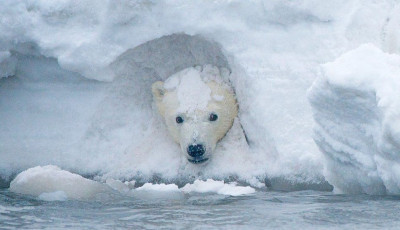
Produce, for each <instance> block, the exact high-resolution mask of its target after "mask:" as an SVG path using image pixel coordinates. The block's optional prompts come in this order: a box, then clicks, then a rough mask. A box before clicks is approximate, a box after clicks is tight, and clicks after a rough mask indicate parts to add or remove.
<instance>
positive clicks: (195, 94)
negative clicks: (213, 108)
mask: <svg viewBox="0 0 400 230" xmlns="http://www.w3.org/2000/svg"><path fill="white" fill-rule="evenodd" d="M200 74H201V72H199V71H198V70H196V69H195V68H189V69H185V70H182V71H181V72H178V73H177V74H175V75H173V76H171V77H170V78H178V79H179V85H177V86H176V87H177V92H176V93H177V96H178V101H179V108H178V111H179V112H180V113H193V112H194V111H195V110H204V109H205V108H206V107H207V105H208V102H209V101H210V100H211V89H210V87H209V86H208V85H207V84H206V83H205V82H204V80H203V79H202V78H201V75H200ZM168 79H169V78H168Z"/></svg>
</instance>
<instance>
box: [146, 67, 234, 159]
mask: <svg viewBox="0 0 400 230" xmlns="http://www.w3.org/2000/svg"><path fill="white" fill-rule="evenodd" d="M228 75H229V71H228V70H227V69H224V68H221V69H219V68H217V67H214V66H211V65H205V66H202V67H201V66H197V67H191V68H187V69H184V70H182V71H180V72H178V73H176V74H174V75H172V76H170V77H169V78H168V79H167V80H165V82H161V81H157V82H155V83H153V85H152V93H153V99H154V103H155V105H156V107H157V109H158V112H159V114H160V115H161V117H162V118H163V120H164V122H165V124H166V126H167V129H168V131H169V133H170V134H171V136H172V138H173V139H174V140H175V142H177V143H178V144H180V147H181V150H182V152H183V153H184V154H185V156H186V157H187V159H188V161H189V162H191V163H194V164H199V163H203V162H206V161H207V160H208V159H210V157H211V156H212V154H213V152H214V150H215V147H216V145H217V143H218V141H219V140H221V139H222V138H223V137H224V136H225V134H226V133H227V132H228V131H229V129H230V128H231V127H232V124H233V121H234V119H235V118H236V117H237V114H238V105H237V102H236V97H235V94H234V91H233V89H232V87H231V86H230V85H229V83H228V82H229V81H228V79H227V77H228Z"/></svg>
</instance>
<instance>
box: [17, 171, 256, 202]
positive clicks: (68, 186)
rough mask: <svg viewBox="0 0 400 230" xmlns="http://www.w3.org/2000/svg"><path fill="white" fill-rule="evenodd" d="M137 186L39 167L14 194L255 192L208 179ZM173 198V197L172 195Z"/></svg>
mask: <svg viewBox="0 0 400 230" xmlns="http://www.w3.org/2000/svg"><path fill="white" fill-rule="evenodd" d="M133 185H134V183H133V184H132V183H131V182H127V183H122V182H121V181H118V180H114V179H107V181H106V183H104V184H103V183H100V182H97V181H94V180H89V179H86V178H83V177H82V176H80V175H78V174H74V173H71V172H68V171H65V170H62V169H60V168H59V167H57V166H53V165H47V166H43V167H41V166H37V167H34V168H29V169H27V170H25V171H23V172H21V173H20V174H18V175H17V177H16V178H15V179H14V180H13V181H12V182H11V185H10V190H11V191H12V192H16V193H21V194H25V195H31V196H35V197H37V198H38V199H40V200H44V201H66V200H68V199H72V200H74V199H75V200H93V199H95V198H96V196H99V195H100V194H111V193H112V192H111V191H112V190H111V189H113V190H115V191H118V192H119V193H121V194H123V195H129V196H133V197H138V198H155V197H157V198H162V197H165V195H166V196H168V194H169V193H177V194H175V195H174V196H175V197H178V198H179V197H182V193H192V192H196V193H216V194H220V195H227V196H240V195H248V194H251V193H254V192H255V189H254V188H252V187H250V186H245V187H244V186H238V185H237V184H236V183H235V182H232V183H225V182H224V181H215V180H212V179H207V180H206V181H202V180H195V181H194V182H193V183H192V184H189V183H188V184H186V185H185V186H183V187H182V188H179V187H178V185H176V184H164V183H159V184H153V183H145V184H143V185H142V186H140V187H138V188H134V187H133ZM170 195H171V194H170Z"/></svg>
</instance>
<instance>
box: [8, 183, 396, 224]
mask: <svg viewBox="0 0 400 230" xmlns="http://www.w3.org/2000/svg"><path fill="white" fill-rule="evenodd" d="M0 228H1V229H63V228H68V229H126V228H129V229H273V228H276V229H400V197H399V196H367V195H334V194H332V193H331V192H317V191H300V192H271V191H257V192H256V193H254V194H252V195H247V196H239V197H232V196H224V195H215V194H185V195H176V194H175V195H174V194H171V193H160V194H158V195H155V194H146V193H143V194H141V195H136V196H124V195H121V194H111V195H110V194H109V195H107V196H104V197H98V198H96V199H95V200H92V201H53V202H47V201H41V200H38V199H36V198H33V197H28V196H23V195H18V194H15V193H12V192H10V191H8V190H7V189H2V190H0Z"/></svg>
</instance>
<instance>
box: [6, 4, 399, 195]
mask: <svg viewBox="0 0 400 230" xmlns="http://www.w3.org/2000/svg"><path fill="white" fill-rule="evenodd" d="M399 9H400V4H399V3H398V1H397V0H385V1H373V0H366V1H362V2H360V1H358V0H350V1H344V0H333V1H329V2H324V1H316V0H302V1H264V0H254V1H239V0H233V1H206V2H189V1H184V0H177V1H164V0H162V1H152V0H140V1H129V0H118V1H109V0H101V1H94V0H90V1H84V2H76V1H72V0H63V1H57V2H52V1H44V0H39V1H32V0H21V1H1V2H0V15H2V16H1V20H0V32H1V33H0V122H1V123H0V176H1V178H2V180H4V181H5V183H3V182H2V181H0V182H1V184H4V185H5V186H8V183H9V182H10V181H11V180H12V179H13V175H15V174H17V173H19V172H21V171H23V170H26V169H28V168H31V167H35V166H37V165H47V164H53V165H58V166H59V167H61V168H63V169H65V170H68V171H71V172H74V173H78V174H80V175H97V176H98V177H99V178H98V180H107V179H114V180H120V181H131V180H133V179H135V180H141V181H142V182H148V181H149V180H151V178H154V177H161V181H163V180H165V181H171V180H174V181H180V180H184V179H185V178H186V179H187V178H200V179H204V180H205V179H208V178H213V179H218V180H222V179H225V178H230V177H231V176H233V177H235V178H238V179H239V180H244V181H246V182H248V183H253V184H258V183H259V182H262V183H263V182H264V180H265V179H266V178H269V179H274V178H275V179H277V180H270V181H272V182H273V181H288V184H296V183H298V184H303V183H305V184H317V185H319V184H324V183H325V177H326V178H327V179H328V180H329V181H330V183H332V184H333V185H335V188H341V189H342V190H343V191H354V192H362V191H364V190H365V189H364V187H376V190H377V191H381V190H382V191H386V190H388V191H389V192H390V193H392V192H393V193H396V191H397V190H396V187H397V185H396V184H395V183H394V181H396V178H397V174H396V173H394V172H395V171H396V168H397V167H398V166H397V164H396V159H397V158H396V157H395V156H392V155H393V154H388V153H389V152H391V153H393V151H394V152H395V150H393V149H396V147H395V146H396V143H398V142H396V141H397V139H398V136H397V135H398V134H397V130H398V125H397V123H395V122H394V121H395V117H396V116H397V115H396V109H393V108H395V107H396V106H395V105H394V104H393V103H395V102H393V100H394V99H391V98H390V96H389V94H391V95H397V94H392V93H390V92H386V90H389V89H393V87H394V86H396V84H397V83H396V82H397V81H396V79H395V78H393V79H392V80H387V81H381V82H380V81H376V80H371V79H369V80H366V79H360V78H358V77H355V78H354V81H353V80H351V81H350V80H349V79H348V78H347V77H346V76H345V75H346V73H345V69H347V67H346V68H339V69H340V70H342V71H344V72H342V73H340V74H339V72H337V73H336V72H335V71H334V69H333V73H332V72H330V73H329V74H332V77H331V78H332V79H331V78H330V79H329V81H330V82H331V83H330V85H329V86H328V85H326V84H324V83H323V82H324V80H321V79H323V77H322V76H321V75H323V76H326V75H329V74H326V73H323V72H321V64H324V63H327V62H332V61H333V60H335V59H337V58H338V57H340V56H342V55H343V54H345V53H347V52H348V51H350V50H352V49H355V48H357V47H359V46H360V45H362V44H365V43H370V44H372V45H373V46H375V47H377V48H376V49H377V50H375V51H373V49H372V48H371V49H365V50H364V52H365V54H368V55H370V56H371V58H372V59H371V60H365V59H364V58H368V57H364V56H363V55H362V54H360V55H359V56H362V58H363V59H362V60H364V61H362V64H363V65H365V64H366V63H367V64H371V62H373V63H374V62H375V61H378V59H379V58H377V57H382V56H383V59H381V60H380V61H378V64H377V65H379V66H377V67H385V68H386V67H390V69H388V70H387V71H383V70H382V72H380V69H371V68H368V66H367V67H366V68H365V71H364V70H363V69H362V68H359V69H357V70H355V69H353V70H354V71H353V73H354V74H353V73H350V75H354V76H356V75H357V76H358V75H360V74H356V72H357V71H360V73H362V74H364V73H366V72H367V70H370V71H372V73H375V74H383V75H384V76H389V72H391V71H394V72H396V71H397V70H396V68H395V65H392V64H390V62H392V61H396V60H395V59H396V58H393V60H392V61H390V60H391V59H392V58H387V57H386V55H384V54H383V53H381V52H380V51H379V50H383V51H385V52H387V53H393V55H395V54H399V53H400V50H399V47H400V45H399V44H400V41H399V39H400V36H399V31H400V30H399V29H398V28H399V16H398V15H400V14H399ZM367 46H368V45H367ZM370 46H371V45H370ZM360 52H361V51H360ZM350 54H351V53H350ZM374 55H377V57H374ZM342 57H346V56H345V55H344V56H342ZM360 61H361V60H360ZM351 62H352V61H351V60H350V61H349V62H347V60H345V61H343V63H342V64H343V65H346V63H348V65H350V63H351ZM354 63H355V64H359V63H358V62H354ZM385 63H386V64H385ZM206 64H211V65H214V66H217V67H219V68H221V69H224V70H223V71H221V76H222V78H223V79H224V80H228V81H230V82H231V84H232V85H233V87H234V89H235V93H236V96H237V100H238V103H239V110H240V111H239V118H238V120H237V121H236V122H237V123H236V124H235V125H236V128H234V129H233V130H231V132H230V134H228V135H227V137H228V139H226V140H224V141H223V142H221V143H220V145H219V147H218V148H219V150H218V151H216V153H217V152H219V153H218V154H216V156H215V158H214V159H215V161H213V162H210V164H208V165H207V166H206V167H193V166H192V165H189V164H187V162H186V161H185V159H184V158H182V156H181V155H180V150H179V147H177V146H176V144H175V143H173V141H171V140H170V138H169V136H168V133H167V131H166V130H165V127H163V125H161V123H162V122H161V121H160V120H158V118H157V116H155V113H154V110H153V108H152V97H151V90H150V89H151V84H152V83H153V82H155V81H157V80H165V79H167V78H168V77H169V76H171V75H173V74H175V73H178V72H179V71H181V70H183V69H185V68H188V67H193V66H203V65H206ZM342 64H341V65H342ZM338 65H339V64H338ZM328 66H329V65H328ZM328 66H325V67H322V68H323V69H324V71H327V70H328V69H327V68H329V67H328ZM350 67H351V66H350ZM332 68H333V67H332ZM206 70H207V71H209V74H208V76H210V77H212V76H214V75H213V70H212V69H206ZM203 72H204V70H203ZM329 76H330V75H329ZM335 76H337V77H338V79H336V77H335ZM379 76H381V75H379ZM342 77H343V78H342ZM333 78H335V79H333ZM368 78H372V77H368ZM385 78H388V79H389V77H385ZM188 80H189V79H188ZM192 80H193V79H192ZM315 80H317V81H316V83H315V84H314V86H313V88H314V89H317V87H324V88H329V87H330V86H332V87H334V88H335V89H336V88H337V87H336V85H335V84H338V85H341V86H343V87H342V88H345V89H346V90H347V89H349V88H352V89H355V88H357V87H359V90H360V92H359V91H357V92H356V91H354V90H350V91H351V94H353V95H354V94H355V95H358V93H360V96H359V100H357V101H354V100H352V99H351V98H349V99H348V101H347V102H348V106H349V107H354V108H363V109H367V108H368V109H370V110H371V111H369V112H368V111H367V112H365V113H362V114H369V115H371V116H372V117H371V118H370V117H368V116H369V115H362V116H361V113H358V114H357V113H356V112H355V113H354V114H355V115H354V116H357V117H358V118H360V120H359V121H357V119H353V118H349V132H347V133H346V134H349V133H350V134H351V132H352V131H353V130H354V129H353V128H351V127H356V126H357V127H359V128H360V129H363V128H365V127H366V126H363V125H361V126H359V125H358V124H360V122H361V121H364V122H366V123H367V124H371V125H372V124H373V127H374V128H373V127H370V128H369V130H370V131H369V132H371V133H372V134H371V135H377V136H378V137H382V141H371V143H378V145H377V146H378V147H377V148H378V150H377V151H378V152H382V154H381V153H378V154H373V155H374V157H371V156H370V155H368V154H367V156H366V155H365V154H355V155H354V156H357V157H356V158H354V159H353V158H351V160H349V161H350V162H362V163H360V164H359V163H357V167H356V169H354V168H353V169H349V170H353V171H354V172H355V173H356V174H357V173H360V174H359V176H354V180H353V181H351V182H349V181H348V180H344V182H343V183H347V184H348V185H349V186H350V187H351V186H353V185H354V186H353V187H358V188H360V189H346V188H344V186H341V185H340V182H335V181H334V180H333V179H332V178H334V177H335V176H334V175H335V173H336V172H337V170H334V169H333V168H332V167H334V166H335V165H336V163H334V164H333V166H332V162H337V161H336V160H332V161H330V160H326V156H327V154H326V151H325V150H323V151H320V150H319V148H318V147H321V144H320V143H318V145H316V144H315V142H314V139H313V126H314V125H315V122H314V119H313V112H312V111H313V109H312V107H311V106H310V104H309V101H308V99H307V89H308V88H309V87H310V86H311V85H313V82H314V81H315ZM370 83H371V84H370ZM176 84H178V82H175V83H174V82H171V85H170V87H174V86H176ZM190 84H193V82H191V83H189V82H188V85H190ZM348 84H349V85H348ZM387 84H388V85H387ZM318 85H319V86H318ZM368 85H369V87H370V88H368ZM383 85H387V86H383ZM350 86H351V87H350ZM367 88H368V90H370V91H373V92H375V90H376V92H377V93H379V95H378V96H379V97H380V98H379V103H380V104H379V105H377V104H376V103H374V97H373V95H372V96H371V94H368V93H367V94H364V93H365V92H366V90H367ZM314 89H313V90H312V91H314ZM378 89H379V90H378ZM346 90H344V91H343V92H347V91H346ZM317 91H318V90H316V91H315V92H317ZM322 91H323V90H322V89H321V90H320V91H318V92H320V93H321V94H322ZM330 91H331V90H328V91H327V92H326V95H325V96H324V97H321V99H320V100H319V102H320V103H322V104H323V103H325V102H326V103H330V104H331V103H332V101H331V100H328V98H331V99H332V97H333V96H332V97H331V96H329V95H327V94H328V93H329V92H330ZM339 91H340V90H339ZM378 91H379V92H378ZM340 92H342V91H340ZM332 94H334V95H338V96H339V94H340V93H338V92H336V91H335V92H332ZM346 95H347V94H346ZM346 95H345V96H346ZM368 95H369V96H368ZM311 97H312V96H311ZM213 98H214V99H216V100H217V99H218V96H215V95H214V96H213ZM324 98H327V99H326V100H324ZM345 99H346V98H345ZM338 100H339V99H338ZM312 101H315V100H312ZM317 101H318V100H317ZM396 103H397V102H396ZM312 104H313V107H314V112H315V111H316V110H318V108H322V106H323V105H321V106H319V107H318V106H317V107H318V108H317V109H315V108H316V107H315V103H314V102H312ZM335 106H336V107H335ZM335 106H332V110H333V112H332V114H336V113H335V111H336V112H337V111H339V110H338V108H342V111H347V110H343V109H345V108H346V109H347V107H343V105H341V104H340V103H339V102H338V103H337V105H335ZM381 106H382V107H381ZM389 107H390V108H389ZM374 113H377V114H376V115H372V114H374ZM379 113H383V115H381V114H379ZM317 116H318V115H314V117H317ZM343 116H344V115H343ZM373 116H382V117H380V118H373ZM328 118H329V117H328ZM328 118H327V119H328ZM338 119H339V118H338ZM316 120H318V119H316ZM328 120H329V119H328ZM372 120H374V121H376V122H375V123H373V122H372V123H371V121H372ZM324 124H326V123H324ZM326 125H327V124H326ZM240 126H241V127H243V130H244V131H245V134H244V133H243V132H241V130H242V129H241V127H240ZM238 127H239V128H238ZM375 128H376V129H379V128H382V131H381V133H380V134H379V135H378V134H377V132H375V131H374V130H375ZM329 130H331V129H329ZM342 131H343V130H342ZM342 131H341V132H342ZM360 133H361V134H360V135H362V133H365V132H364V131H362V130H361V131H360ZM350 134H349V136H351V135H350ZM245 135H246V137H247V141H248V143H249V145H247V144H246V145H245V144H244V143H245V142H246V138H245ZM357 135H358V134H357ZM317 136H318V135H317ZM325 136H326V135H325ZM384 136H385V138H383V137H384ZM358 137H359V136H357V137H356V136H354V139H355V140H354V143H358V142H360V141H357V140H356V139H357V138H358ZM349 138H350V137H349ZM391 139H393V141H388V140H391ZM317 142H318V141H317ZM361 142H363V141H361ZM364 142H365V143H366V142H367V141H364ZM393 143H395V144H393ZM355 145H357V146H361V145H362V144H355ZM343 146H347V145H343ZM371 146H372V147H373V146H375V144H371ZM384 149H385V150H384ZM391 149H392V150H391ZM346 151H347V150H346ZM371 152H372V150H371ZM387 155H390V157H389V156H387ZM352 156H353V155H352ZM337 157H338V156H337V155H335V157H334V158H335V159H337ZM372 158H373V159H372ZM392 158H393V159H395V160H389V159H392ZM325 160H326V162H331V166H329V164H328V163H325ZM338 167H340V166H338ZM375 167H376V169H375ZM369 172H373V173H371V174H370V176H367V177H365V176H364V175H366V174H368V173H369ZM329 175H331V176H329ZM357 175H358V174H357ZM363 176H364V177H363ZM337 178H338V177H337ZM346 178H348V177H346ZM360 178H361V179H360ZM371 178H372V179H371ZM374 178H376V180H375V179H374ZM364 179H365V181H364ZM191 180H192V181H193V179H191ZM165 181H164V182H165ZM391 181H392V182H393V183H392V182H391ZM110 183H112V182H110ZM277 183H278V182H277ZM279 183H281V182H279ZM377 184H378V185H377ZM114 185H115V186H117V185H116V184H115V183H114ZM275 185H276V184H275ZM275 185H274V184H272V187H274V186H275ZM276 186H277V187H279V185H276ZM321 188H322V189H326V187H324V186H322V187H321ZM372 190H374V189H372ZM51 192H56V191H51ZM371 193H373V191H371ZM66 194H67V195H68V193H66ZM37 195H40V194H37Z"/></svg>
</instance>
